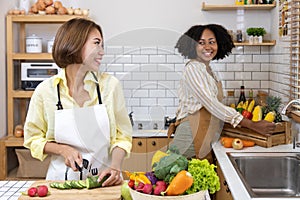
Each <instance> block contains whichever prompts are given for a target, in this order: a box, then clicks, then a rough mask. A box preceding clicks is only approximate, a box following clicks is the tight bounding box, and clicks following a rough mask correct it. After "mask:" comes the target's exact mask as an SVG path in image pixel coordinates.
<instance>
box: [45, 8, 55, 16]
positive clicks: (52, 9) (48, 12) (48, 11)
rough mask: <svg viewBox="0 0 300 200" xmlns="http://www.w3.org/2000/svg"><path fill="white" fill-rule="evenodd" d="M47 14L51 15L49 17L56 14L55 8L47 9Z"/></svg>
mask: <svg viewBox="0 0 300 200" xmlns="http://www.w3.org/2000/svg"><path fill="white" fill-rule="evenodd" d="M46 14H49V15H51V14H55V8H54V7H53V6H48V7H47V8H46Z"/></svg>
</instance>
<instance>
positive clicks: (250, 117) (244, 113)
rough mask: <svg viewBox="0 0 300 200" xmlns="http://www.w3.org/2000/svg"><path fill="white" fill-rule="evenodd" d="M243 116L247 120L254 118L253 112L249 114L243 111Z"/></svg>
mask: <svg viewBox="0 0 300 200" xmlns="http://www.w3.org/2000/svg"><path fill="white" fill-rule="evenodd" d="M242 115H243V117H245V118H247V119H250V120H251V119H252V117H253V115H252V113H251V112H249V111H248V110H243V111H242Z"/></svg>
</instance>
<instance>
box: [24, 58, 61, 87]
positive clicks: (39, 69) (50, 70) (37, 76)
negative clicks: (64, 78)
mask: <svg viewBox="0 0 300 200" xmlns="http://www.w3.org/2000/svg"><path fill="white" fill-rule="evenodd" d="M59 71H60V68H59V67H58V66H57V65H56V64H55V63H21V83H22V84H21V85H22V89H24V90H34V89H35V88H36V87H37V86H38V84H39V83H41V82H42V81H43V80H45V79H47V78H50V77H51V76H53V75H56V74H58V72H59Z"/></svg>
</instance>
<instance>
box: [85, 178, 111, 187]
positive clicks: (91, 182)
mask: <svg viewBox="0 0 300 200" xmlns="http://www.w3.org/2000/svg"><path fill="white" fill-rule="evenodd" d="M108 177H109V175H106V176H104V177H103V179H102V180H101V181H100V182H98V178H99V176H91V177H88V178H87V179H86V188H87V189H92V188H97V187H101V186H102V183H103V182H104V181H106V179H108Z"/></svg>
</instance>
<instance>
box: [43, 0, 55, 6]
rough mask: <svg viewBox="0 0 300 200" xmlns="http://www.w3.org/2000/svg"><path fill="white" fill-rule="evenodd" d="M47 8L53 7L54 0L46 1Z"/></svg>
mask: <svg viewBox="0 0 300 200" xmlns="http://www.w3.org/2000/svg"><path fill="white" fill-rule="evenodd" d="M44 2H45V4H46V6H51V5H52V4H53V0H44Z"/></svg>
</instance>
